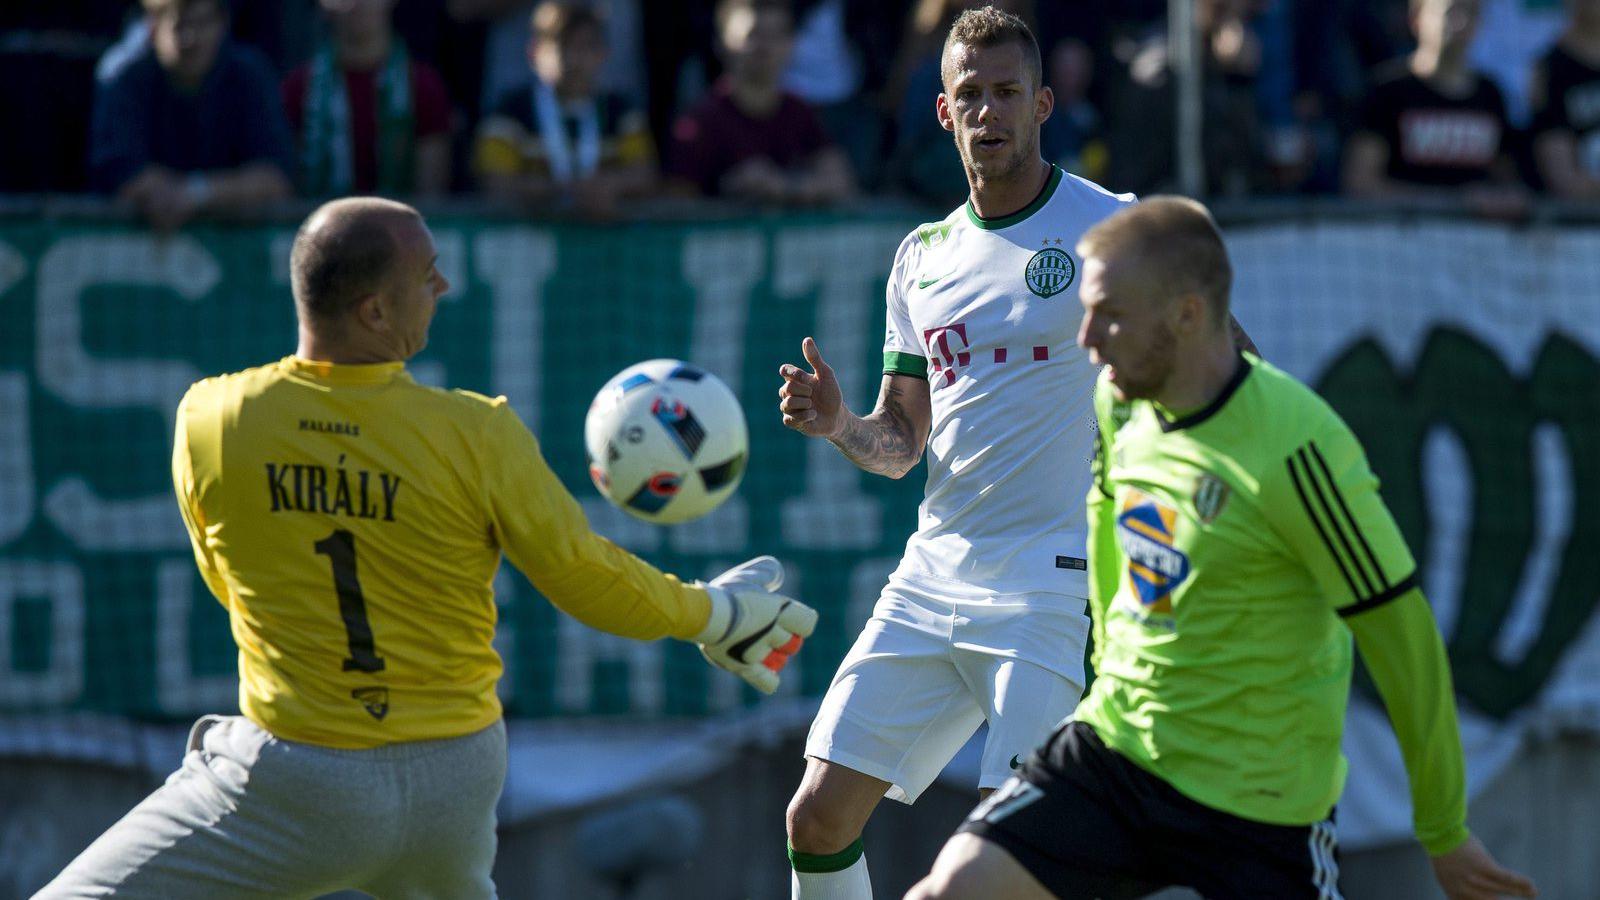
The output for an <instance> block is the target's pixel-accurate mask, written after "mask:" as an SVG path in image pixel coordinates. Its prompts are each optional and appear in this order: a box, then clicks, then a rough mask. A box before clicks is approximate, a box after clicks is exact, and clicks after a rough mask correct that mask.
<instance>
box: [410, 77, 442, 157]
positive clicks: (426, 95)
mask: <svg viewBox="0 0 1600 900" xmlns="http://www.w3.org/2000/svg"><path fill="white" fill-rule="evenodd" d="M411 93H412V96H413V97H414V98H415V101H414V105H415V108H416V112H417V125H416V129H417V137H419V138H425V137H433V136H434V135H440V134H449V133H450V92H449V91H448V90H446V89H445V86H444V79H442V78H440V77H439V73H438V72H435V71H434V70H433V67H432V66H430V65H428V64H427V63H423V62H413V63H412V64H411Z"/></svg>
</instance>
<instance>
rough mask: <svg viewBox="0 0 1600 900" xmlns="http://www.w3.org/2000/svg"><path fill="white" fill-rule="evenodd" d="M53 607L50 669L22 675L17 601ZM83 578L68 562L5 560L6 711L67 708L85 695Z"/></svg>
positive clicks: (0, 618)
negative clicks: (16, 655)
mask: <svg viewBox="0 0 1600 900" xmlns="http://www.w3.org/2000/svg"><path fill="white" fill-rule="evenodd" d="M24 598H27V599H43V600H47V601H49V604H50V651H49V659H50V662H49V665H48V668H46V669H45V671H43V672H19V671H17V668H16V661H15V660H13V659H12V658H11V649H12V647H13V634H14V632H15V624H16V613H17V601H18V600H21V599H24ZM83 622H84V610H83V575H82V573H80V572H79V571H78V567H77V566H75V565H73V564H72V563H66V562H41V561H37V560H28V559H0V707H19V708H22V707H30V706H45V705H66V704H69V703H73V702H75V701H76V700H77V699H78V696H79V695H80V694H82V693H83V656H84V654H83V650H84V648H83V640H84V639H83Z"/></svg>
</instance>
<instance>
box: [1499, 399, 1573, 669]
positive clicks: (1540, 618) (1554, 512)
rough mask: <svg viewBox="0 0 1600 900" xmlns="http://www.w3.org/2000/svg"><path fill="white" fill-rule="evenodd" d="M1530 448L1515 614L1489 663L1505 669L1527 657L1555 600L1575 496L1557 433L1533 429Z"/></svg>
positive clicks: (1563, 446) (1551, 428) (1550, 428)
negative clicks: (1526, 530)
mask: <svg viewBox="0 0 1600 900" xmlns="http://www.w3.org/2000/svg"><path fill="white" fill-rule="evenodd" d="M1532 443H1533V446H1532V447H1530V448H1529V452H1530V453H1532V454H1533V478H1534V481H1533V483H1534V516H1533V528H1534V533H1533V543H1532V544H1531V545H1530V548H1529V552H1528V560H1527V563H1526V564H1525V565H1524V566H1523V569H1522V578H1521V579H1520V580H1519V581H1518V583H1517V593H1516V597H1515V598H1514V599H1513V600H1512V606H1513V607H1514V608H1516V609H1518V610H1521V613H1520V614H1516V615H1512V616H1510V617H1509V618H1508V619H1507V620H1506V624H1505V627H1504V628H1502V629H1500V633H1499V634H1497V635H1495V642H1494V655H1495V658H1496V659H1498V660H1500V661H1501V662H1503V663H1506V664H1507V665H1511V664H1515V663H1517V662H1519V661H1521V660H1522V659H1523V657H1525V656H1527V654H1528V648H1529V647H1531V646H1532V645H1533V642H1534V641H1535V640H1536V639H1537V638H1538V637H1539V632H1540V630H1541V629H1542V628H1543V626H1544V621H1545V613H1546V612H1547V611H1548V609H1549V607H1550V600H1551V598H1552V597H1554V596H1555V590H1556V579H1557V578H1558V577H1559V576H1560V574H1561V556H1562V555H1563V554H1564V553H1565V552H1566V549H1567V540H1568V538H1569V537H1570V536H1571V534H1572V523H1573V521H1574V519H1573V512H1574V510H1573V506H1574V505H1575V504H1574V501H1575V497H1576V493H1577V491H1576V488H1575V485H1574V484H1573V480H1572V462H1573V461H1572V460H1571V459H1570V458H1569V456H1568V452H1569V451H1568V449H1567V445H1566V441H1564V440H1562V437H1561V432H1560V431H1559V430H1558V429H1556V428H1555V427H1554V426H1552V425H1551V424H1550V423H1548V422H1546V423H1543V424H1540V425H1536V426H1534V429H1533V442H1532Z"/></svg>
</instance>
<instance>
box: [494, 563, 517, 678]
mask: <svg viewBox="0 0 1600 900" xmlns="http://www.w3.org/2000/svg"><path fill="white" fill-rule="evenodd" d="M516 601H517V585H516V579H515V577H514V576H513V575H512V574H511V570H510V569H509V568H507V567H506V566H501V567H500V570H499V571H497V572H495V573H494V603H495V629H494V652H496V653H498V654H500V663H501V665H503V666H504V669H503V670H502V671H501V673H500V683H499V684H497V685H495V693H496V694H498V695H499V696H500V702H501V703H510V702H512V701H513V700H515V699H516V696H517V669H516V665H517V625H516V622H514V621H512V620H509V619H507V618H506V610H507V609H509V608H511V606H512V604H514V603H516Z"/></svg>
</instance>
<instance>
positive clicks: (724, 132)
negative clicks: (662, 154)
mask: <svg viewBox="0 0 1600 900" xmlns="http://www.w3.org/2000/svg"><path fill="white" fill-rule="evenodd" d="M716 21H717V37H718V41H719V43H720V45H721V50H722V56H723V63H724V67H725V74H724V75H723V77H722V78H720V79H718V81H717V82H716V83H715V84H714V85H713V86H712V89H711V93H710V95H709V96H707V97H706V98H705V99H704V100H702V101H701V102H700V104H699V105H698V106H697V107H695V109H693V110H692V111H691V112H689V113H688V114H687V115H685V116H683V117H682V118H680V119H679V120H678V122H677V124H676V125H675V126H674V127H673V152H672V155H671V166H672V168H671V175H672V176H673V178H674V179H675V183H676V184H677V186H678V187H679V188H681V189H683V190H685V191H688V192H697V193H699V194H702V195H706V196H722V197H730V198H734V199H739V200H748V201H754V202H760V203H779V204H785V205H794V206H805V205H811V204H826V203H835V202H838V201H840V200H843V199H844V198H845V197H846V195H848V194H849V193H850V192H851V190H852V189H853V187H854V177H853V176H852V175H851V171H850V163H849V160H848V159H847V158H846V157H845V155H844V153H843V151H841V150H840V149H839V148H838V146H837V145H835V144H834V143H833V141H832V140H831V139H830V138H829V137H828V134H827V132H826V131H825V130H824V129H823V127H822V124H821V122H820V121H819V120H818V118H817V115H816V113H815V112H814V111H813V110H812V109H811V108H810V107H809V106H807V105H806V103H805V102H804V101H802V100H801V99H799V98H798V97H796V96H794V95H793V94H790V93H788V92H786V91H784V90H783V88H782V86H781V79H782V77H783V72H784V69H785V67H786V66H787V65H788V62H789V53H790V49H791V48H792V46H793V44H794V20H793V18H792V16H791V14H790V12H789V8H788V6H787V5H785V4H783V3H779V2H773V0H723V2H722V3H721V4H720V5H719V6H718V7H717V16H716Z"/></svg>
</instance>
